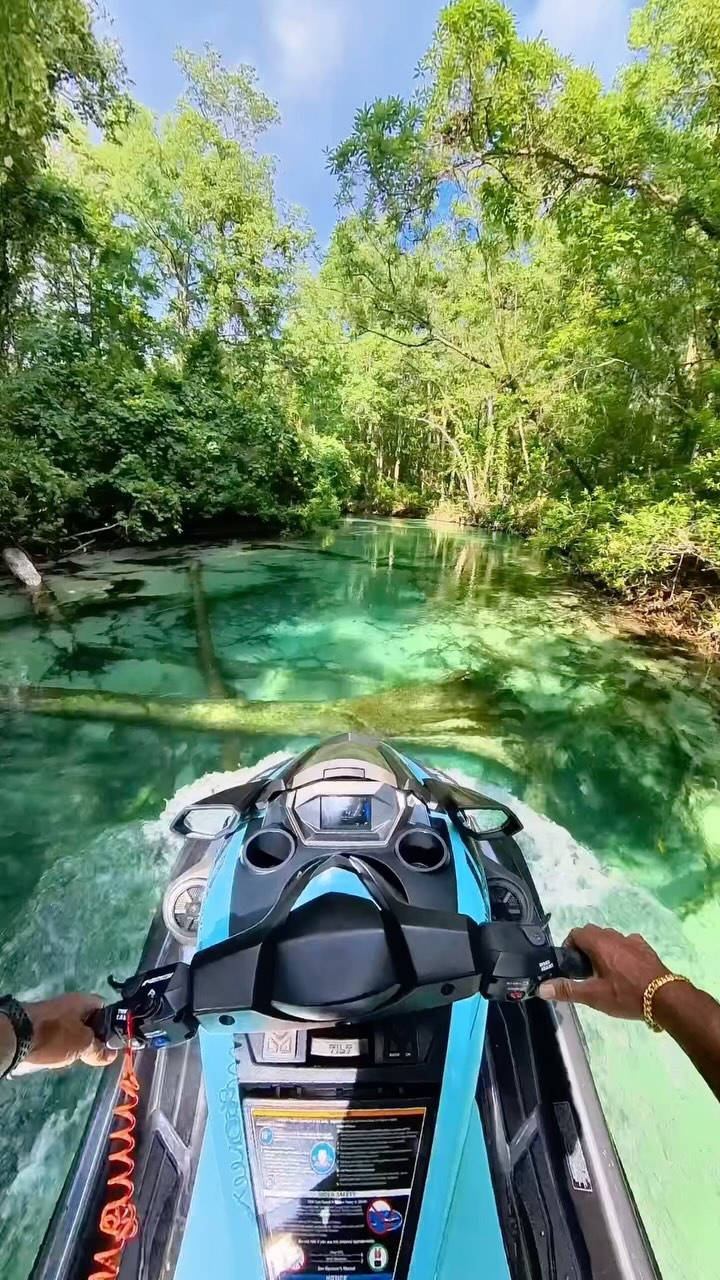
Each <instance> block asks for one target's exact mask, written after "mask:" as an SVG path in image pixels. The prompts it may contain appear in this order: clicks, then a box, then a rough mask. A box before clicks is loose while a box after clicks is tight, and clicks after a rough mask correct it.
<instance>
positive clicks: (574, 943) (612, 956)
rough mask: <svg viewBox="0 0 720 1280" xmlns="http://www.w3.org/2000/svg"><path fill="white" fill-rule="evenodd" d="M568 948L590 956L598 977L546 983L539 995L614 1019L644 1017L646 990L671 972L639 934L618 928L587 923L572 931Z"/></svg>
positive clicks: (557, 979) (567, 944)
mask: <svg viewBox="0 0 720 1280" xmlns="http://www.w3.org/2000/svg"><path fill="white" fill-rule="evenodd" d="M565 945H566V946H571V947H577V948H578V950H579V951H584V952H585V954H586V955H587V956H589V957H590V960H591V961H592V967H593V970H594V973H595V976H594V977H593V978H588V979H587V981H585V982H571V981H570V979H569V978H555V979H554V980H553V981H552V982H544V983H543V984H542V986H541V987H540V990H539V992H538V995H540V996H541V997H542V999H543V1000H560V1001H564V1002H571V1003H574V1004H586V1005H589V1006H590V1008H591V1009H598V1010H599V1011H600V1013H607V1014H609V1015H610V1017H611V1018H642V1016H643V994H644V992H645V989H646V987H647V986H648V985H649V984H650V983H651V982H652V981H653V979H654V978H660V977H662V976H663V974H666V973H668V972H669V970H668V968H667V967H666V965H664V964H663V962H662V960H661V959H660V957H659V956H658V955H657V954H656V953H655V952H654V951H653V949H652V947H651V946H650V945H649V943H647V942H646V941H645V939H644V938H641V937H640V934H639V933H631V934H630V936H629V937H627V938H626V937H625V935H624V934H622V933H618V932H617V931H616V930H615V929H601V928H599V926H598V925H596V924H587V925H585V927H584V928H583V929H573V931H572V933H571V934H570V937H569V938H568V940H567V942H566V944H565Z"/></svg>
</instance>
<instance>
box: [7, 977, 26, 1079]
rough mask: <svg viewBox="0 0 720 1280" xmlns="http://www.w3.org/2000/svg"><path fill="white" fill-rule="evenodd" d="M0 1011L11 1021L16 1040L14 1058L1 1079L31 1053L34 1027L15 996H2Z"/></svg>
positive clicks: (8, 1074)
mask: <svg viewBox="0 0 720 1280" xmlns="http://www.w3.org/2000/svg"><path fill="white" fill-rule="evenodd" d="M0 1013H3V1014H4V1015H5V1017H6V1018H7V1019H8V1021H9V1022H10V1025H11V1027H12V1029H13V1031H14V1032H15V1041H16V1044H15V1053H14V1055H13V1060H12V1062H11V1063H10V1066H9V1067H8V1068H7V1070H6V1071H4V1072H3V1073H2V1075H1V1076H0V1079H2V1080H6V1079H7V1078H8V1076H10V1075H11V1074H12V1072H13V1071H15V1070H16V1068H17V1067H19V1066H20V1063H21V1062H24V1060H25V1058H26V1057H27V1055H28V1054H29V1052H30V1049H31V1047H32V1038H33V1029H32V1023H31V1021H30V1019H29V1017H28V1015H27V1012H26V1011H25V1009H24V1008H23V1006H22V1005H21V1004H20V1002H19V1001H18V1000H16V999H15V997H14V996H11V995H6V996H0Z"/></svg>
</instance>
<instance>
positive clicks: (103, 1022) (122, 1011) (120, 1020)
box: [85, 963, 197, 1049]
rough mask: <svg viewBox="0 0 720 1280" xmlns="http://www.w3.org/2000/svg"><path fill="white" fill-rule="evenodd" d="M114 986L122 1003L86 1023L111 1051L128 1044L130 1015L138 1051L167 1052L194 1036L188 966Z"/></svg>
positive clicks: (172, 967) (176, 966)
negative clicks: (148, 1048) (156, 1050)
mask: <svg viewBox="0 0 720 1280" xmlns="http://www.w3.org/2000/svg"><path fill="white" fill-rule="evenodd" d="M113 985H114V987H115V990H116V991H117V990H119V991H120V993H121V996H122V999H121V1000H118V1001H117V1002H116V1003H115V1004H107V1005H105V1006H104V1007H103V1008H102V1009H95V1010H93V1012H92V1013H90V1014H89V1015H88V1017H87V1018H86V1019H85V1021H86V1024H87V1026H89V1027H90V1028H91V1030H92V1032H93V1034H94V1035H95V1036H96V1038H97V1039H98V1040H100V1041H102V1043H103V1044H106V1045H107V1046H108V1047H109V1048H110V1049H120V1048H122V1047H123V1046H124V1045H126V1044H127V1040H128V1014H131V1015H132V1020H133V1040H132V1043H133V1048H135V1049H143V1048H145V1047H150V1048H154V1049H166V1048H168V1047H170V1046H171V1045H174V1044H181V1043H182V1042H183V1041H184V1040H190V1039H192V1037H193V1036H194V1035H195V1032H196V1030H197V1022H196V1020H195V1018H194V1017H193V1015H192V1011H191V1000H190V968H189V966H188V965H186V964H182V963H178V964H171V965H165V967H164V968H162V969H150V970H148V972H146V973H137V974H135V975H134V977H132V978H128V979H127V980H126V981H125V982H122V983H119V984H118V983H115V982H113Z"/></svg>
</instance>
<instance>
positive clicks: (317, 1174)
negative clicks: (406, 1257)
mask: <svg viewBox="0 0 720 1280" xmlns="http://www.w3.org/2000/svg"><path fill="white" fill-rule="evenodd" d="M243 1105H244V1109H245V1123H246V1129H247V1133H248V1137H249V1139H250V1149H251V1163H252V1174H253V1186H254V1191H255V1201H256V1204H257V1207H258V1214H259V1219H260V1230H261V1237H262V1242H263V1252H264V1258H265V1269H266V1272H267V1276H268V1280H281V1277H289V1276H302V1277H303V1278H304V1280H314V1278H317V1280H331V1278H337V1280H345V1277H352V1278H353V1280H371V1278H372V1277H374V1276H377V1275H384V1276H387V1277H394V1276H396V1272H397V1263H398V1258H399V1256H400V1249H401V1245H402V1242H403V1238H404V1236H405V1227H406V1221H407V1216H408V1208H409V1205H410V1199H411V1193H412V1190H413V1182H414V1179H415V1176H416V1170H417V1164H418V1155H419V1152H420V1147H421V1142H422V1136H423V1129H424V1127H425V1121H426V1116H427V1108H426V1107H425V1106H410V1107H384V1106H377V1107H376V1106H367V1107H363V1106H362V1105H356V1106H348V1105H345V1104H341V1103H337V1104H335V1103H329V1104H325V1103H322V1104H313V1103H301V1102H298V1103H294V1102H283V1103H281V1102H278V1103H272V1102H270V1103H268V1102H265V1101H263V1102H260V1101H252V1100H246V1101H245V1103H244V1104H243ZM397 1280H399V1277H397Z"/></svg>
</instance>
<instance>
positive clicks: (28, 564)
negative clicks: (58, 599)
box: [2, 547, 43, 595]
mask: <svg viewBox="0 0 720 1280" xmlns="http://www.w3.org/2000/svg"><path fill="white" fill-rule="evenodd" d="M2 558H3V560H4V561H5V564H6V565H7V567H8V569H9V570H10V572H11V573H12V574H14V575H15V577H16V578H17V579H18V581H19V582H21V583H22V585H23V586H24V587H27V589H28V591H29V592H31V594H33V595H34V594H35V592H37V591H41V590H42V585H43V580H42V578H41V577H40V574H39V573H38V571H37V569H36V568H35V565H34V564H33V562H32V560H31V559H30V557H29V556H27V555H26V554H25V552H24V551H21V550H20V549H19V547H5V550H4V551H3V553H2Z"/></svg>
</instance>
